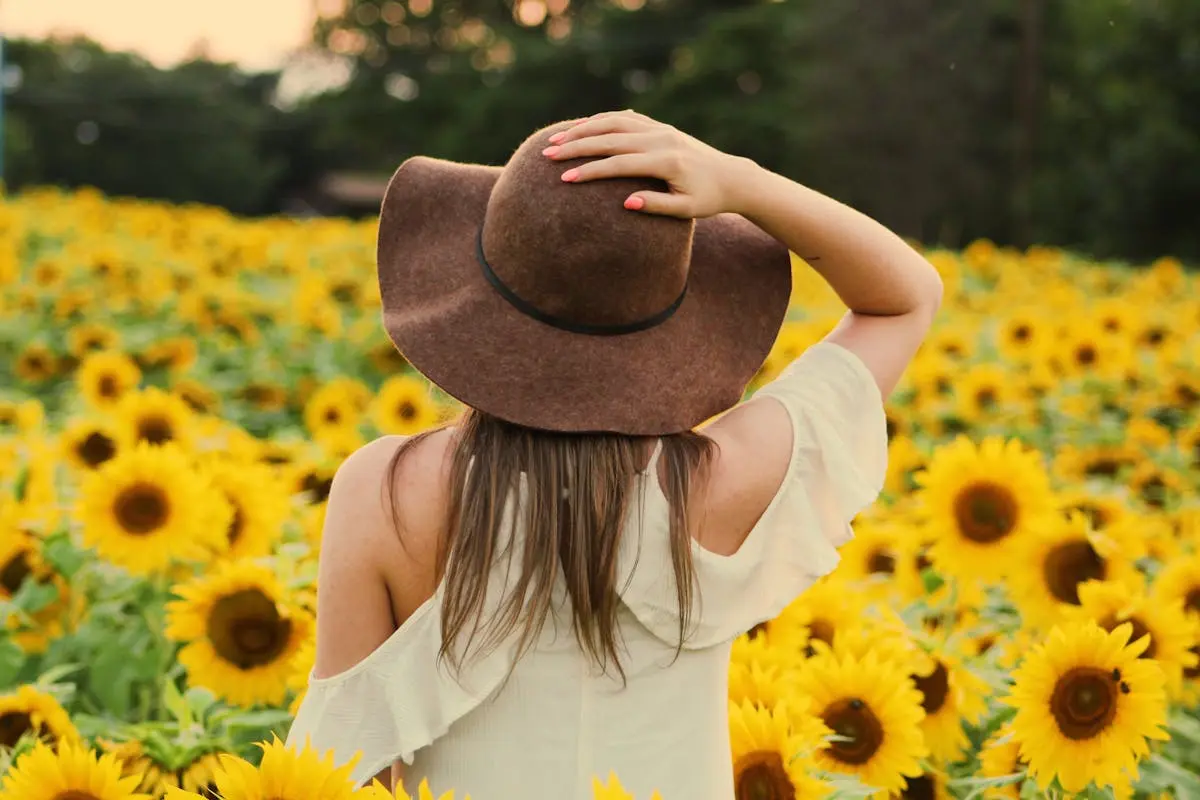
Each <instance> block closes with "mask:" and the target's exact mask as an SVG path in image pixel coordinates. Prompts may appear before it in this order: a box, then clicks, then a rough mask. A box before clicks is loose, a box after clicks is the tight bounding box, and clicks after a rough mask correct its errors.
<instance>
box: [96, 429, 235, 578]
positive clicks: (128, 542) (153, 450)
mask: <svg viewBox="0 0 1200 800" xmlns="http://www.w3.org/2000/svg"><path fill="white" fill-rule="evenodd" d="M76 513H77V516H78V517H79V519H81V520H82V521H83V540H84V542H85V544H87V545H88V546H89V547H94V548H96V551H97V552H98V553H99V554H100V556H101V557H102V558H105V559H107V560H109V561H112V562H113V563H115V564H119V565H121V566H123V567H125V568H126V569H128V570H129V571H131V572H134V573H137V574H143V575H144V574H149V573H152V572H157V571H160V570H163V569H166V568H167V567H168V566H170V564H171V563H172V562H174V561H186V560H200V559H204V558H205V557H206V555H207V554H208V553H209V552H210V551H211V550H212V549H213V548H214V547H219V546H220V545H219V542H220V539H219V537H220V536H221V535H222V534H223V533H224V531H226V530H227V529H228V526H229V517H230V513H231V510H230V508H229V507H228V505H227V504H225V503H224V502H223V501H222V499H221V497H220V495H219V494H218V493H217V492H215V491H213V489H212V487H211V486H210V485H209V484H208V483H207V482H206V481H205V480H204V479H203V478H202V477H201V476H200V475H199V474H197V472H196V471H195V470H194V469H193V468H192V466H191V464H190V463H189V462H188V459H187V458H186V457H185V456H184V454H183V453H182V452H180V451H179V450H178V448H176V447H174V446H173V445H166V446H163V447H151V446H150V445H148V444H145V443H142V444H139V445H138V446H136V447H134V448H132V449H130V450H127V451H123V452H121V453H120V454H119V455H117V456H116V457H115V458H113V459H112V460H110V461H108V462H107V463H105V464H104V465H102V466H101V467H100V468H99V469H96V470H93V471H92V472H90V473H88V474H87V476H86V477H85V478H84V481H83V485H82V487H81V489H80V496H79V502H78V506H77V509H76Z"/></svg>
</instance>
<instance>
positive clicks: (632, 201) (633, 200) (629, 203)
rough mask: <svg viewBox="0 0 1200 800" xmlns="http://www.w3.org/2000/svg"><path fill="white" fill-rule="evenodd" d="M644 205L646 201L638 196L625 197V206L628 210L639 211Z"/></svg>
mask: <svg viewBox="0 0 1200 800" xmlns="http://www.w3.org/2000/svg"><path fill="white" fill-rule="evenodd" d="M644 205H646V201H645V200H643V199H642V198H640V197H627V198H625V207H626V208H628V209H629V210H630V211H640V210H641V209H642V206H644Z"/></svg>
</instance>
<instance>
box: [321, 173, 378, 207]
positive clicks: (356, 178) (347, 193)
mask: <svg viewBox="0 0 1200 800" xmlns="http://www.w3.org/2000/svg"><path fill="white" fill-rule="evenodd" d="M389 178H390V176H388V175H380V174H376V173H365V172H330V173H328V174H326V175H325V176H324V177H322V178H321V179H320V180H319V181H318V182H317V188H318V190H319V191H320V192H321V193H322V194H324V195H325V196H326V197H328V198H329V199H331V200H333V201H334V202H335V203H338V204H340V205H347V206H355V207H358V208H372V209H378V208H379V206H380V204H382V203H383V194H384V192H385V191H387V184H388V180H389Z"/></svg>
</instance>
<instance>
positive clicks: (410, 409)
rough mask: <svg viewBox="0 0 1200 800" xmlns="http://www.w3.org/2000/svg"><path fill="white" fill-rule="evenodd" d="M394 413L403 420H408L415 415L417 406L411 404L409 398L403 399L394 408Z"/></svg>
mask: <svg viewBox="0 0 1200 800" xmlns="http://www.w3.org/2000/svg"><path fill="white" fill-rule="evenodd" d="M396 415H397V416H399V417H400V419H402V420H404V421H405V422H409V421H411V420H413V419H414V418H415V417H416V416H417V407H416V406H414V405H413V404H412V401H411V400H405V401H404V402H403V403H401V404H400V406H399V407H398V408H397V409H396Z"/></svg>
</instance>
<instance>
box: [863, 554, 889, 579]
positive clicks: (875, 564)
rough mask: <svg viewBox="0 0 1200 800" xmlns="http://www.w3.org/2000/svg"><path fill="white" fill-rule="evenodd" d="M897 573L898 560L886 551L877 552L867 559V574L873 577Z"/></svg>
mask: <svg viewBox="0 0 1200 800" xmlns="http://www.w3.org/2000/svg"><path fill="white" fill-rule="evenodd" d="M895 571H896V559H895V558H894V557H893V556H892V554H891V553H889V552H887V551H886V550H875V551H874V552H872V553H871V557H870V558H868V559H867V572H870V573H871V574H872V575H879V574H882V575H891V574H892V573H893V572H895Z"/></svg>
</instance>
